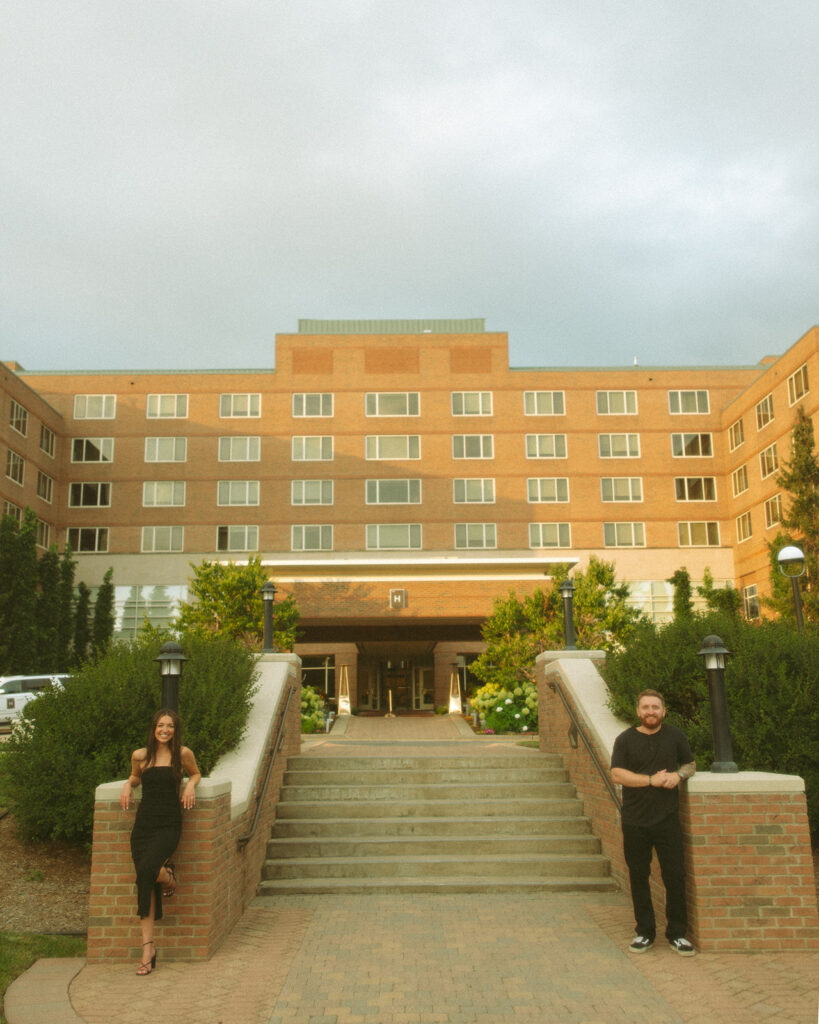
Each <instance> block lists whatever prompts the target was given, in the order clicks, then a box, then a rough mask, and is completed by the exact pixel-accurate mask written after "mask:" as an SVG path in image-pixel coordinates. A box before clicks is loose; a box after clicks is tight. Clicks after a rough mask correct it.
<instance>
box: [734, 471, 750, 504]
mask: <svg viewBox="0 0 819 1024" xmlns="http://www.w3.org/2000/svg"><path fill="white" fill-rule="evenodd" d="M731 490H732V491H733V494H734V497H735V498H737V497H739V495H740V494H743V493H744V492H745V491H747V490H748V467H747V466H740V467H739V468H738V469H735V470H734V472H733V473H732V474H731Z"/></svg>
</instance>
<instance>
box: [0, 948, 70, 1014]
mask: <svg viewBox="0 0 819 1024" xmlns="http://www.w3.org/2000/svg"><path fill="white" fill-rule="evenodd" d="M43 956H46V957H52V956H85V939H82V938H77V937H75V936H73V935H37V934H35V933H31V934H29V933H26V934H24V935H21V934H18V933H16V932H0V1024H6V1017H5V1014H4V1013H3V1011H2V1001H3V999H4V998H5V995H6V989H7V988H8V987H9V985H10V984H11V983H12V982H13V981H14V979H15V978H16V977H18V976H19V975H21V974H22V973H23V971H27V970H28V969H29V967H31V965H32V964H33V963H34V961H35V960H39V959H40V957H43Z"/></svg>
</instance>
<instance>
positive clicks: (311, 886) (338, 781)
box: [258, 752, 616, 896]
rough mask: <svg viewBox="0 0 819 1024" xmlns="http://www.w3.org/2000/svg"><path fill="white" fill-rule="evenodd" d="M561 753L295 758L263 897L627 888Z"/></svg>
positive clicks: (264, 877) (270, 846) (271, 843)
mask: <svg viewBox="0 0 819 1024" xmlns="http://www.w3.org/2000/svg"><path fill="white" fill-rule="evenodd" d="M599 850H600V846H599V842H598V840H597V839H596V838H595V837H594V836H593V835H591V830H590V826H589V823H588V821H587V819H586V818H584V817H583V808H582V804H581V802H580V800H579V799H578V798H577V796H576V794H575V791H574V787H573V786H572V785H571V784H570V783H569V782H567V781H566V772H565V771H564V769H563V764H562V761H561V759H560V757H558V756H553V755H547V754H538V753H534V752H533V753H532V755H531V756H528V755H523V756H520V757H518V756H514V755H505V756H504V755H497V756H494V757H491V756H486V757H304V756H299V757H291V758H290V759H289V760H288V770H287V773H286V775H285V778H284V785H283V787H282V792H281V800H280V802H279V805H278V808H277V819H276V822H275V823H274V825H273V830H272V838H271V839H270V840H269V842H268V847H267V861H266V862H265V865H264V868H263V870H262V881H261V883H260V886H259V889H258V894H259V895H260V896H268V895H283V894H288V893H290V894H292V893H333V892H336V893H364V892H399V891H400V892H500V891H518V892H520V891H548V890H551V891H560V892H571V891H598V892H599V891H605V890H612V889H616V885H615V883H614V882H613V880H612V879H611V877H610V875H609V862H608V861H607V860H606V858H605V857H603V856H602V855H601V854H600V852H599Z"/></svg>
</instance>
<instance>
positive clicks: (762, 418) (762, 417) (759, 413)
mask: <svg viewBox="0 0 819 1024" xmlns="http://www.w3.org/2000/svg"><path fill="white" fill-rule="evenodd" d="M773 418H774V410H773V395H772V394H771V395H765V397H764V398H763V399H762V401H761V402H757V403H756V429H757V430H762V428H763V427H765V426H767V425H768V424H769V423H770V422H771V420H772V419H773Z"/></svg>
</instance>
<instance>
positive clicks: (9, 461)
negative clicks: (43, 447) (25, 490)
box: [6, 448, 26, 486]
mask: <svg viewBox="0 0 819 1024" xmlns="http://www.w3.org/2000/svg"><path fill="white" fill-rule="evenodd" d="M25 475H26V460H25V459H24V458H23V456H22V455H20V454H18V453H17V452H16V451H14V449H13V448H9V449H8V451H7V452H6V476H7V477H8V478H9V480H13V481H14V483H16V484H20V485H21V486H22V483H23V480H24V479H25Z"/></svg>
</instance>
